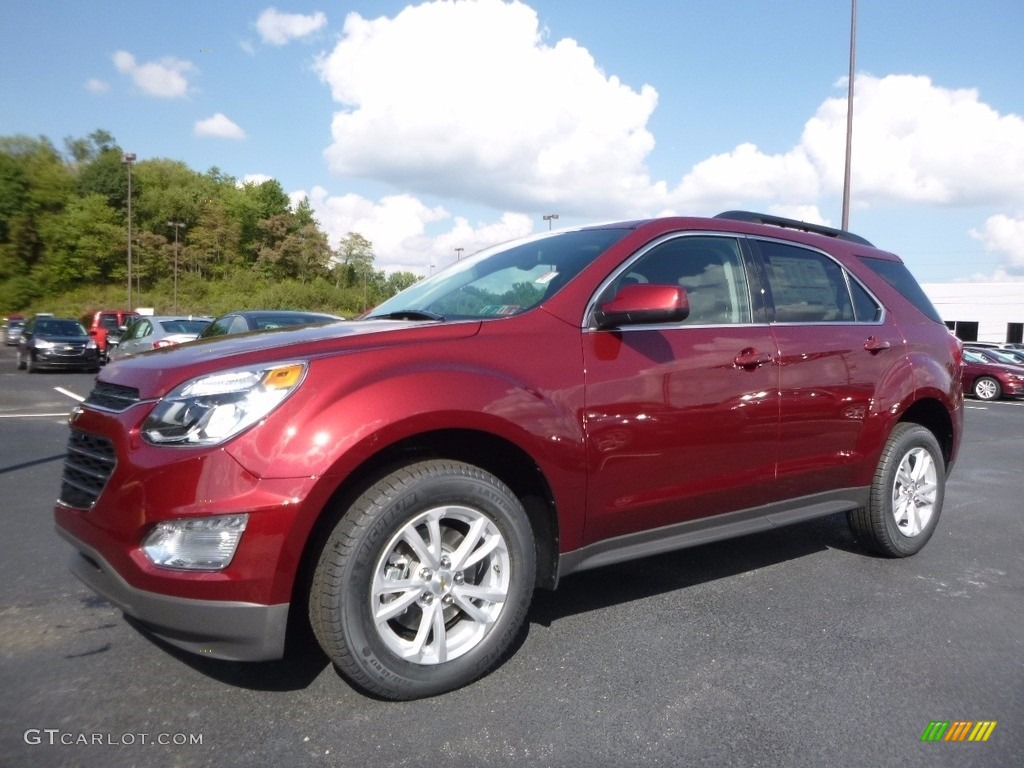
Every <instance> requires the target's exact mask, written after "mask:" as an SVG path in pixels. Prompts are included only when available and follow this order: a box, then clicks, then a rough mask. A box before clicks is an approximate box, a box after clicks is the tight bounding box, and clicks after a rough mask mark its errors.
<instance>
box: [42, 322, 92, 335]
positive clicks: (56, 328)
mask: <svg viewBox="0 0 1024 768" xmlns="http://www.w3.org/2000/svg"><path fill="white" fill-rule="evenodd" d="M36 331H37V332H38V333H40V334H51V335H53V336H85V329H84V328H83V327H82V326H81V325H79V324H78V323H77V322H75V321H74V320H41V321H40V322H39V325H38V326H37V327H36Z"/></svg>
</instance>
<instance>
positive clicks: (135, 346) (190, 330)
mask: <svg viewBox="0 0 1024 768" xmlns="http://www.w3.org/2000/svg"><path fill="white" fill-rule="evenodd" d="M211 319H212V318H208V317H180V316H175V315H167V316H149V317H140V318H137V319H136V320H133V321H132V323H131V325H129V326H128V328H127V329H126V330H125V332H124V335H123V336H122V337H121V340H120V341H119V342H118V344H117V346H116V347H111V348H110V349H109V350H108V354H109V356H110V359H111V360H120V359H121V358H122V357H130V356H132V355H137V354H138V353H140V352H148V351H149V350H151V349H161V348H162V347H170V346H173V345H175V344H183V343H184V342H186V341H192V340H193V339H195V338H197V337H198V336H199V334H200V333H202V332H203V329H205V328H206V326H208V325H209V324H210V321H211Z"/></svg>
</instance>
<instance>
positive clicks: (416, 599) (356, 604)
mask: <svg viewBox="0 0 1024 768" xmlns="http://www.w3.org/2000/svg"><path fill="white" fill-rule="evenodd" d="M464 542H466V545H465V547H462V548H461V549H460V545H462V544H463V543H464ZM417 547H418V549H417ZM535 578H536V554H535V548H534V538H533V531H532V528H531V526H530V523H529V520H528V518H527V516H526V512H525V511H524V510H523V506H522V504H521V503H520V502H519V500H518V499H517V498H516V497H515V496H514V495H513V493H512V492H511V491H510V490H509V489H508V488H507V487H506V486H505V485H504V484H503V483H502V482H501V481H500V480H498V479H497V478H495V477H494V476H493V475H490V474H489V473H487V472H484V471H483V470H481V469H479V468H478V467H474V466H471V465H468V464H463V463H461V462H455V461H444V460H437V461H424V462H420V463H416V464H410V465H408V466H405V467H402V468H401V469H398V470H396V471H394V472H392V473H391V474H390V475H388V476H387V477H385V478H383V479H382V480H380V481H379V482H377V483H375V484H374V485H372V486H371V487H370V488H368V489H367V490H366V491H365V492H364V493H363V494H362V495H361V496H360V497H359V498H358V499H357V500H356V502H355V503H354V504H353V505H352V506H351V507H350V508H349V509H348V510H347V511H345V513H344V515H343V516H342V517H341V519H340V520H339V522H338V523H337V525H336V526H335V528H334V530H333V531H332V532H331V534H330V536H329V537H328V539H327V541H326V543H325V545H324V548H323V551H322V553H321V555H320V559H319V562H318V563H317V565H316V569H315V571H314V573H313V579H312V583H311V586H310V592H309V617H310V623H311V625H312V628H313V632H314V634H315V635H316V638H317V641H318V642H319V643H320V646H321V647H322V648H323V650H324V652H325V653H326V654H327V655H328V657H330V659H331V660H332V661H333V662H334V664H335V666H336V667H337V668H338V670H339V671H340V672H341V673H342V674H343V675H344V676H345V677H346V678H347V679H348V680H349V681H350V682H351V683H352V684H353V685H355V686H356V687H358V688H360V689H362V690H363V691H365V692H367V693H370V694H372V695H376V696H379V697H382V698H386V699H396V700H407V699H418V698H423V697H426V696H434V695H437V694H440V693H445V692H447V691H451V690H454V689H456V688H459V687H461V686H463V685H466V684H468V683H470V682H472V681H473V680H475V679H477V678H479V677H481V676H483V675H484V674H486V673H487V672H488V671H490V670H491V669H493V668H494V666H495V665H496V664H498V663H499V662H500V661H501V660H502V659H503V658H504V656H505V654H506V652H507V651H508V649H509V646H510V645H511V644H512V642H513V641H514V640H515V637H516V635H517V634H518V632H519V630H520V628H521V626H522V623H523V620H524V619H525V617H526V612H527V609H528V608H529V605H530V600H531V599H532V597H533V587H534V581H535ZM470 592H472V593H473V595H474V596H470V594H469V593H470ZM475 595H481V596H480V597H477V596H475ZM483 595H486V596H483ZM492 597H494V598H497V597H503V598H504V599H502V600H498V599H490V598H492ZM392 603H393V604H394V606H395V608H392V609H389V608H388V606H389V605H391V604H392ZM463 606H465V607H463ZM395 609H398V610H397V612H394V613H393V615H392V612H393V611H395ZM375 611H376V612H379V613H378V615H379V616H380V621H379V623H378V622H376V621H375V619H374V612H375Z"/></svg>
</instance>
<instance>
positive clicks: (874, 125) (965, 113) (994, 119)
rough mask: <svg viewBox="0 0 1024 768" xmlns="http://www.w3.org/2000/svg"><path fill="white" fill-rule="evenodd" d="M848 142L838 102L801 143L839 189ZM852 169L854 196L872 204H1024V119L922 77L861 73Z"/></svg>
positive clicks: (824, 110) (822, 111)
mask: <svg viewBox="0 0 1024 768" xmlns="http://www.w3.org/2000/svg"><path fill="white" fill-rule="evenodd" d="M844 88H845V85H844ZM845 137H846V100H845V98H833V99H829V100H827V101H826V102H825V103H824V104H822V106H821V107H820V108H819V109H818V113H817V114H816V115H815V116H814V118H812V119H811V120H810V121H808V123H807V125H806V126H805V129H804V134H803V137H802V139H801V148H802V149H803V151H805V152H806V153H807V155H808V156H809V157H811V158H812V160H813V162H814V163H815V165H816V166H817V167H818V169H819V176H820V177H821V179H822V182H823V183H824V184H825V185H826V186H827V187H829V188H830V189H831V190H832V191H838V190H839V188H840V186H841V184H842V178H843V159H844V152H843V147H844V146H845ZM852 168H853V174H852V188H853V191H854V193H855V194H856V196H858V197H860V198H864V199H866V200H868V201H869V202H871V203H885V202H893V201H898V202H911V203H929V204H941V205H963V206H969V205H978V204H992V203H997V204H998V203H1002V202H1005V201H1006V200H1007V199H1011V200H1018V201H1020V200H1024V187H1022V186H1021V184H1020V183H1019V180H1020V179H1021V178H1022V177H1024V119H1022V118H1021V117H1020V116H1018V115H1012V114H1011V115H1000V114H999V113H998V112H997V111H996V110H994V109H993V108H992V107H990V106H989V105H987V104H985V103H984V102H982V101H980V99H979V96H978V92H977V91H976V90H974V89H956V90H951V89H948V88H943V87H941V86H938V85H935V84H934V83H932V81H931V79H930V78H928V77H921V76H911V75H889V76H888V77H882V78H878V77H873V76H870V75H859V76H858V77H857V81H856V91H855V103H854V128H853V164H852Z"/></svg>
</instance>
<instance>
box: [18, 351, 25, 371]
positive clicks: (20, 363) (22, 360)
mask: <svg viewBox="0 0 1024 768" xmlns="http://www.w3.org/2000/svg"><path fill="white" fill-rule="evenodd" d="M18 370H19V371H24V370H25V358H23V357H22V356H21V353H18Z"/></svg>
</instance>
